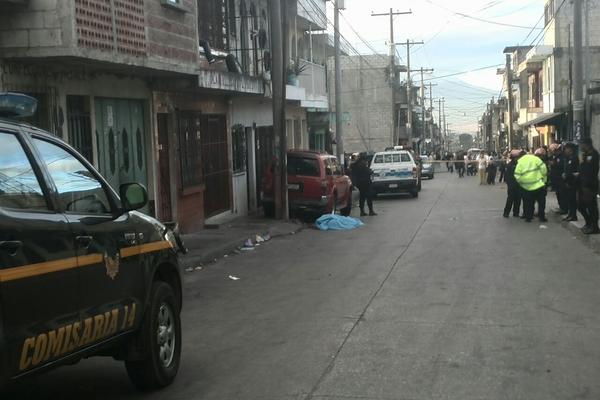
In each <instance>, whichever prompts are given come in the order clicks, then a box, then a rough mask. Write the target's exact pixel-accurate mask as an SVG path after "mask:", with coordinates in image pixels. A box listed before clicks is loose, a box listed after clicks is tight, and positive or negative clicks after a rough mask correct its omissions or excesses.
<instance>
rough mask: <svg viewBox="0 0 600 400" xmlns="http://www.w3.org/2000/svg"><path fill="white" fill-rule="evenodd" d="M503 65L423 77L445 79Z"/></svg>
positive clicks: (429, 79) (431, 79)
mask: <svg viewBox="0 0 600 400" xmlns="http://www.w3.org/2000/svg"><path fill="white" fill-rule="evenodd" d="M501 66H502V64H495V65H489V66H487V67H481V68H475V69H471V70H468V71H461V72H455V73H453V74H448V75H442V76H434V77H433V78H427V79H423V80H424V81H433V80H436V79H444V78H449V77H451V76H457V75H464V74H468V73H470V72H477V71H483V70H486V69H490V68H498V67H501Z"/></svg>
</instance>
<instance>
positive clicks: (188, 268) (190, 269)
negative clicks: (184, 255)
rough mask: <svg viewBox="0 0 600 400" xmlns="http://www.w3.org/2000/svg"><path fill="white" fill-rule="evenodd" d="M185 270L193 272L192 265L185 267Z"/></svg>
mask: <svg viewBox="0 0 600 400" xmlns="http://www.w3.org/2000/svg"><path fill="white" fill-rule="evenodd" d="M185 272H194V268H193V267H187V268H186V269H185Z"/></svg>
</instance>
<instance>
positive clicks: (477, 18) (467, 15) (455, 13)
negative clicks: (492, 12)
mask: <svg viewBox="0 0 600 400" xmlns="http://www.w3.org/2000/svg"><path fill="white" fill-rule="evenodd" d="M426 1H427V2H428V3H430V4H432V5H434V6H436V7H438V8H441V9H443V10H446V11H448V12H451V13H452V14H454V15H458V16H461V17H464V18H469V19H473V20H475V21H479V22H484V23H487V24H492V25H500V26H507V27H510V28H519V29H531V26H523V25H515V24H507V23H504V22H498V21H492V20H489V19H484V18H479V17H475V16H473V15H469V14H465V13H461V12H458V11H453V10H451V9H449V8H446V7H444V6H441V5H439V4H436V3H434V2H433V1H431V0H426ZM534 29H535V27H534Z"/></svg>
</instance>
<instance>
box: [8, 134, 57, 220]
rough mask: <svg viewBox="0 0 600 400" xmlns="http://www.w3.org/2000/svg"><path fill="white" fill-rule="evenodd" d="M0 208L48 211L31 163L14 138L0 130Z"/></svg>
mask: <svg viewBox="0 0 600 400" xmlns="http://www.w3.org/2000/svg"><path fill="white" fill-rule="evenodd" d="M0 143H2V146H0V207H6V208H15V209H22V210H47V209H48V205H47V203H46V198H45V197H44V194H43V192H42V189H41V187H40V184H39V181H38V179H37V177H36V176H35V173H34V171H33V168H32V167H31V163H30V162H29V159H28V158H27V155H26V154H25V151H24V150H23V147H21V143H19V140H18V139H17V137H16V136H15V135H13V134H11V133H4V132H0Z"/></svg>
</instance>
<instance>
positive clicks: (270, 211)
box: [263, 202, 275, 218]
mask: <svg viewBox="0 0 600 400" xmlns="http://www.w3.org/2000/svg"><path fill="white" fill-rule="evenodd" d="M263 210H264V211H265V217H267V218H275V204H273V203H266V202H265V203H263Z"/></svg>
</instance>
